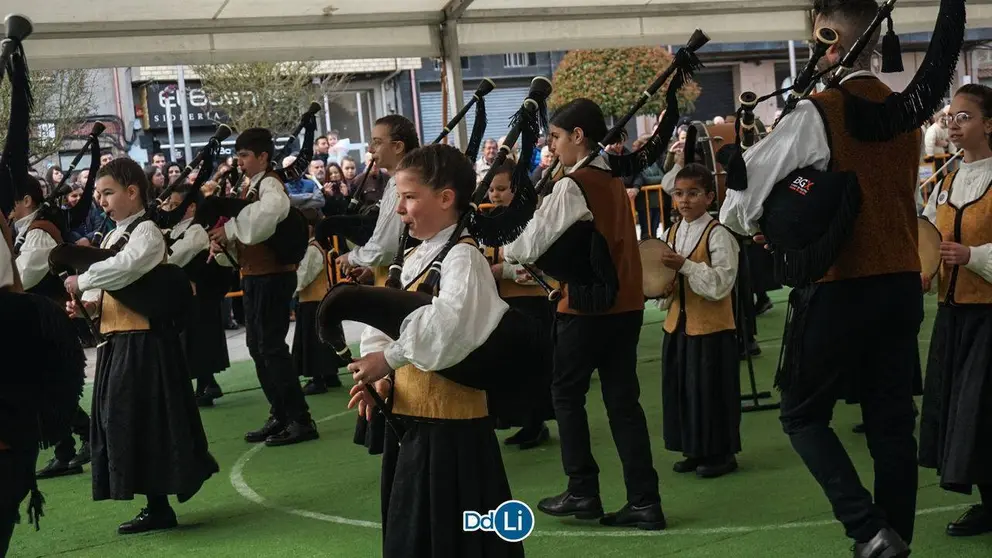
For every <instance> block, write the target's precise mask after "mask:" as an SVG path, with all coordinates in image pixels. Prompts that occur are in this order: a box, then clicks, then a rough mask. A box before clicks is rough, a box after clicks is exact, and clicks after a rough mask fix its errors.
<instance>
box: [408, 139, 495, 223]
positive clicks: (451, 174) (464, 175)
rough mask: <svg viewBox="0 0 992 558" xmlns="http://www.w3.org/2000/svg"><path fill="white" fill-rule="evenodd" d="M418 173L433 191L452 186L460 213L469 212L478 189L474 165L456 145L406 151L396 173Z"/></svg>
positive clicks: (438, 145) (439, 145)
mask: <svg viewBox="0 0 992 558" xmlns="http://www.w3.org/2000/svg"><path fill="white" fill-rule="evenodd" d="M400 171H408V172H415V173H417V174H418V175H419V176H420V179H421V180H422V181H423V182H424V184H427V185H428V186H430V187H431V189H433V190H444V189H445V188H451V189H452V190H454V191H455V205H456V207H457V208H458V212H459V213H464V212H465V211H468V210H469V208H470V205H471V202H472V192H473V191H474V190H475V180H476V175H475V168H474V167H473V166H472V163H471V162H470V161H469V160H468V159H466V158H465V155H464V154H462V152H461V151H459V150H458V148H456V147H452V146H450V145H445V144H443V143H438V144H433V145H428V146H425V147H421V148H419V149H414V150H413V151H411V152H409V153H407V154H406V156H404V157H403V160H402V161H400V164H399V165H397V167H396V172H397V173H399V172H400Z"/></svg>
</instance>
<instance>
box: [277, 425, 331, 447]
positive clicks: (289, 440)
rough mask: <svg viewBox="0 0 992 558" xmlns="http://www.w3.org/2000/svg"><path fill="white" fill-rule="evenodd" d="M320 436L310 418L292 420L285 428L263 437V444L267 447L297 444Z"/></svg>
mask: <svg viewBox="0 0 992 558" xmlns="http://www.w3.org/2000/svg"><path fill="white" fill-rule="evenodd" d="M319 437H320V434H318V433H317V424H316V423H314V422H313V421H312V420H307V421H306V422H303V421H293V422H291V423H289V426H287V427H286V428H285V429H283V430H282V431H281V432H278V433H275V434H272V435H271V436H269V437H268V438H266V439H265V445H267V446H269V447H277V446H288V445H291V444H299V443H300V442H308V441H310V440H316V439H317V438H319Z"/></svg>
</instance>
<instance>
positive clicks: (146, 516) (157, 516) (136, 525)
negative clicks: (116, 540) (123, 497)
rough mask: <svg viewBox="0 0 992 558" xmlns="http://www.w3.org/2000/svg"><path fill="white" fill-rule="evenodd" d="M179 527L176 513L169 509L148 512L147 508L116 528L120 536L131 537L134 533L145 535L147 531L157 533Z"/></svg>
mask: <svg viewBox="0 0 992 558" xmlns="http://www.w3.org/2000/svg"><path fill="white" fill-rule="evenodd" d="M178 525H179V522H178V521H177V520H176V512H174V511H173V510H172V508H171V507H169V508H165V509H164V510H156V511H155V512H152V511H149V510H148V508H144V509H142V510H141V513H139V514H138V515H137V517H135V518H134V519H132V520H131V521H128V522H126V523H121V524H120V526H119V527H118V528H117V533H118V534H120V535H133V534H135V533H146V532H148V531H159V530H162V529H175V528H176V527H177V526H178Z"/></svg>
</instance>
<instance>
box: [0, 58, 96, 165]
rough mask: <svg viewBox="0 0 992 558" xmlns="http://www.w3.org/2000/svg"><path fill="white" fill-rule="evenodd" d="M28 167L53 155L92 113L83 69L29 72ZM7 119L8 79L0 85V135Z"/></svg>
mask: <svg viewBox="0 0 992 558" xmlns="http://www.w3.org/2000/svg"><path fill="white" fill-rule="evenodd" d="M31 94H32V95H33V96H34V110H33V111H32V114H31V146H30V151H29V152H30V154H31V155H30V159H29V163H30V164H31V165H36V164H38V163H39V162H41V161H43V160H45V159H47V158H49V157H51V156H52V155H55V154H56V153H58V152H59V150H61V149H62V146H63V144H64V143H65V141H66V140H67V139H68V138H69V137H71V136H75V135H77V134H76V131H77V130H78V129H79V127H80V126H81V125H82V124H83V123H84V122H85V121H86V117H87V116H89V115H90V113H91V112H92V110H93V104H94V101H93V91H92V87H91V83H90V79H89V73H88V72H87V71H86V70H35V71H32V72H31ZM9 120H10V80H9V79H5V80H4V81H3V83H2V84H0V133H4V134H5V133H6V132H7V124H8V121H9Z"/></svg>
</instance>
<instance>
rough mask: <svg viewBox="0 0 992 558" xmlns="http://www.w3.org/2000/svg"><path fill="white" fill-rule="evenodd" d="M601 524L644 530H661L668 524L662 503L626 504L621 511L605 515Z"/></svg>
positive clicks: (600, 521)
mask: <svg viewBox="0 0 992 558" xmlns="http://www.w3.org/2000/svg"><path fill="white" fill-rule="evenodd" d="M599 524H600V525H606V526H607V527H637V528H638V529H642V530H644V531H660V530H662V529H664V528H665V527H667V526H668V523H667V522H666V521H665V514H664V513H663V512H662V511H661V504H647V505H644V506H633V505H631V504H625V505H624V506H623V507H622V508H620V511H618V512H616V513H608V514H606V515H604V516H603V517H602V518H601V519H600V520H599Z"/></svg>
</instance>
